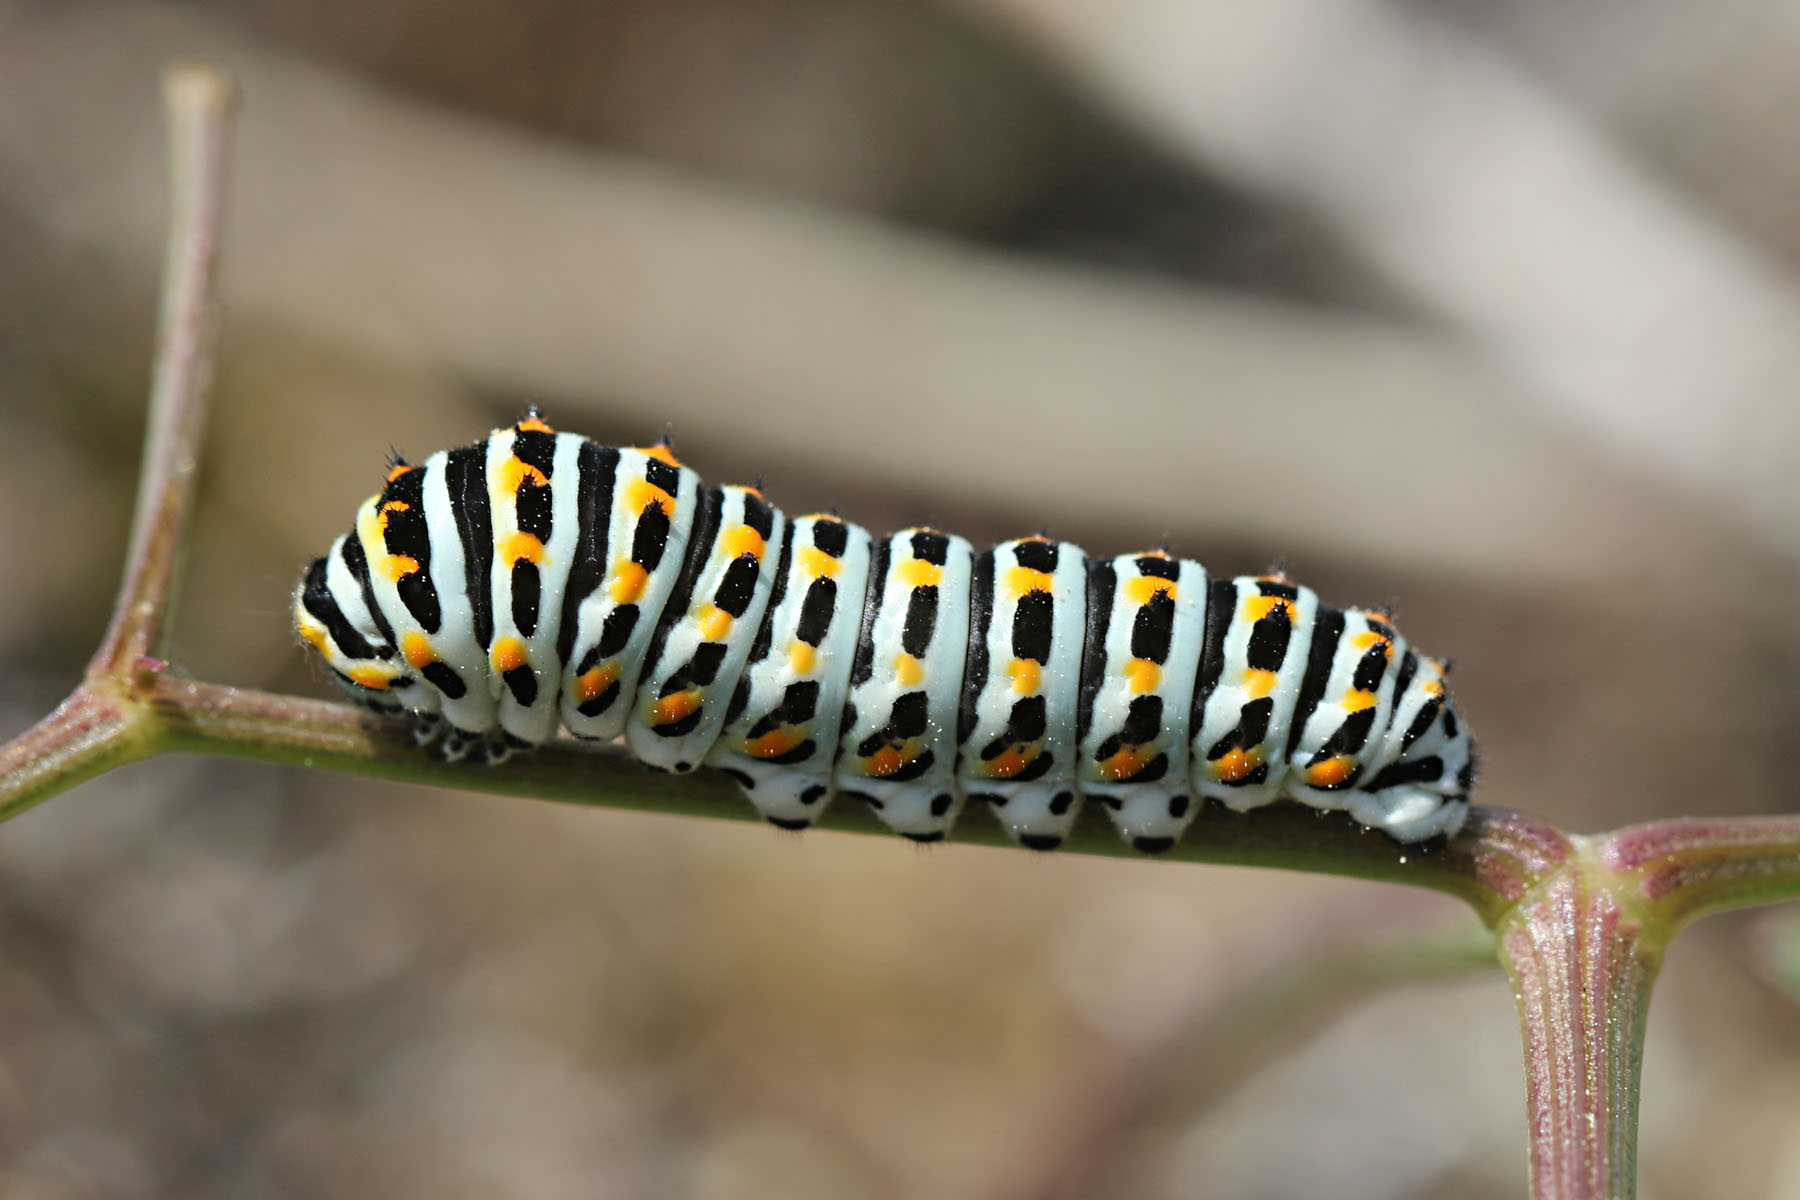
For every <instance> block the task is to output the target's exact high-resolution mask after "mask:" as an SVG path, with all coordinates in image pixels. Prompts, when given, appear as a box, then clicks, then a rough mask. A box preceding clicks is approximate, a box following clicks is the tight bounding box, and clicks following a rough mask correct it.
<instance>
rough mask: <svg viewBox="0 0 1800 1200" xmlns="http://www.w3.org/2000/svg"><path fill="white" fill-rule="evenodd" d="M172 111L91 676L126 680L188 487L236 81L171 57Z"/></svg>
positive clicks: (202, 423)
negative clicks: (121, 507) (121, 558)
mask: <svg viewBox="0 0 1800 1200" xmlns="http://www.w3.org/2000/svg"><path fill="white" fill-rule="evenodd" d="M163 103H164V107H165V110H166V112H167V114H168V122H169V233H168V241H167V244H166V249H165V258H164V263H163V291H162V304H161V315H160V317H159V320H158V328H157V335H156V359H155V366H154V368H153V371H154V374H153V378H152V381H151V387H150V424H149V428H148V429H147V430H146V432H145V437H144V465H143V473H142V476H141V478H140V479H139V480H138V496H137V508H136V511H135V512H134V514H133V518H132V527H131V548H130V551H129V553H128V554H127V557H126V560H125V562H126V567H125V577H124V580H123V582H122V583H121V584H120V587H119V597H118V602H117V605H116V606H115V608H114V609H113V616H112V623H111V625H110V627H109V628H108V629H107V631H106V637H105V639H104V640H103V641H102V642H101V643H100V649H99V650H98V652H96V653H95V655H94V659H93V662H92V663H91V664H90V665H89V667H88V677H89V679H93V678H95V677H106V678H110V679H112V680H115V681H117V682H119V683H124V684H129V681H130V679H131V677H132V675H133V672H135V671H136V670H137V664H138V661H139V660H140V659H143V658H146V657H149V656H152V655H159V654H160V653H161V650H162V639H163V624H164V617H165V615H166V613H167V611H168V606H169V603H170V599H171V596H172V594H173V591H174V581H175V571H176V565H177V559H178V558H179V557H180V553H181V549H182V544H183V540H184V539H183V532H184V530H185V527H186V523H187V515H188V510H189V507H190V501H191V500H192V498H193V490H194V477H195V473H196V471H197V469H198V466H199V460H200V456H199V444H200V438H201V435H202V432H203V431H204V429H205V427H206V394H207V388H208V385H209V384H210V383H211V379H212V351H213V345H214V343H215V341H216V340H217V336H218V326H219V304H218V264H219V231H220V224H221V220H222V217H223V209H224V202H225V164H226V156H227V150H228V147H229V143H230V132H231V114H232V109H233V88H232V84H231V80H230V77H229V76H227V75H226V74H225V73H224V72H223V71H220V70H218V69H217V68H215V67H208V66H177V67H173V68H171V69H170V70H169V71H168V73H167V74H166V75H165V76H164V79H163Z"/></svg>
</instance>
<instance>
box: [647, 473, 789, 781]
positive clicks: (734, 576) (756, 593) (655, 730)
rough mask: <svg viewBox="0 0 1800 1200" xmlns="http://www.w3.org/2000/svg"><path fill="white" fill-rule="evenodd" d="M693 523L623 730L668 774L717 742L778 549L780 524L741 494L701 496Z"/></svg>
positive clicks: (783, 533)
mask: <svg viewBox="0 0 1800 1200" xmlns="http://www.w3.org/2000/svg"><path fill="white" fill-rule="evenodd" d="M700 526H701V527H700V529H699V531H698V532H697V533H696V534H695V536H694V537H693V539H692V541H691V542H690V543H689V546H688V556H689V560H690V563H692V564H697V565H695V566H691V567H690V568H689V578H691V579H692V584H691V585H690V586H688V587H686V588H682V587H678V588H677V590H676V593H675V595H674V596H673V597H672V598H671V600H670V602H669V605H668V607H667V608H665V609H664V610H663V614H662V624H661V627H660V628H659V629H658V630H657V638H656V640H655V641H654V642H652V643H651V650H650V661H649V663H648V665H647V666H646V667H645V668H644V674H643V680H642V682H641V683H640V684H639V685H638V697H637V712H636V713H634V714H633V719H632V720H631V721H630V722H628V723H627V725H626V727H625V741H626V744H627V745H629V746H630V747H631V752H632V753H633V754H635V755H637V756H638V757H639V758H641V759H643V760H644V761H645V762H647V763H649V764H650V765H652V766H656V767H662V768H663V769H665V770H671V771H691V770H693V769H694V767H696V766H697V765H699V764H700V763H701V762H702V761H704V760H705V758H706V754H707V751H708V750H710V749H711V748H712V744H713V743H714V742H715V741H717V740H718V737H719V731H720V730H721V729H722V728H724V725H725V717H726V706H727V705H728V704H729V703H730V700H731V696H732V693H733V692H734V691H735V690H736V688H737V682H738V677H739V676H740V675H742V674H743V671H744V664H745V661H746V660H747V659H748V658H749V657H750V647H751V644H752V643H753V642H754V641H755V640H756V637H757V631H758V630H760V629H761V628H762V623H763V614H764V612H765V611H766V610H767V608H768V605H769V593H770V591H771V590H772V589H773V587H774V584H775V578H776V575H777V565H778V559H779V558H780V557H781V556H782V555H784V554H785V553H786V550H787V519H786V518H785V517H783V516H782V515H781V513H780V512H778V511H777V510H776V509H774V508H771V507H770V506H769V504H768V503H767V502H765V501H764V500H763V498H762V496H761V495H760V494H758V493H757V492H756V491H754V490H752V489H750V488H742V487H726V488H718V489H709V490H708V492H707V494H706V510H705V512H704V514H703V515H702V518H701V522H700Z"/></svg>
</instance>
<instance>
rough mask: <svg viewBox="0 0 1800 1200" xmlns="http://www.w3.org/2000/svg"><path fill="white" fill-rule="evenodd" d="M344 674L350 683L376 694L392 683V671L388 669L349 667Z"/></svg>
mask: <svg viewBox="0 0 1800 1200" xmlns="http://www.w3.org/2000/svg"><path fill="white" fill-rule="evenodd" d="M344 673H345V674H346V675H348V676H349V677H350V682H352V683H354V684H356V685H358V686H359V687H366V688H368V689H370V690H371V691H376V692H380V691H385V690H386V689H387V686H388V684H390V683H392V682H394V674H393V671H392V669H390V668H388V667H351V668H350V669H349V670H348V671H346V672H344Z"/></svg>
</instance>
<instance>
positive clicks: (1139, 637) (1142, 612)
mask: <svg viewBox="0 0 1800 1200" xmlns="http://www.w3.org/2000/svg"><path fill="white" fill-rule="evenodd" d="M1174 636H1175V597H1173V596H1171V595H1169V593H1167V592H1158V593H1156V595H1154V596H1152V597H1150V601H1149V603H1147V604H1145V605H1144V606H1143V607H1142V608H1139V609H1138V610H1137V616H1136V617H1134V618H1132V622H1131V656H1132V657H1133V658H1142V659H1146V660H1148V661H1150V662H1153V663H1158V664H1161V663H1163V662H1165V661H1167V660H1168V657H1169V641H1170V639H1171V638H1173V637H1174Z"/></svg>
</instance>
